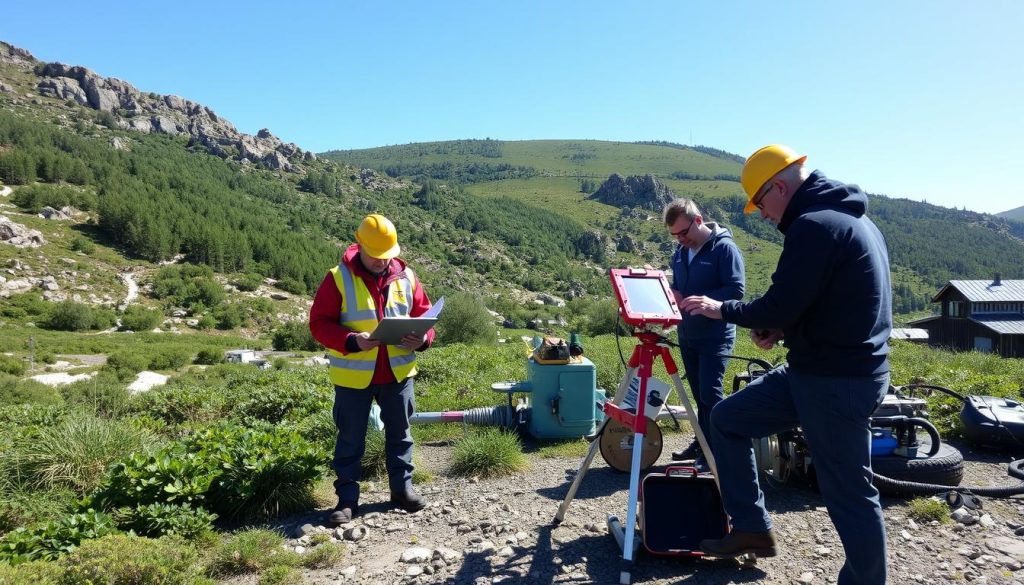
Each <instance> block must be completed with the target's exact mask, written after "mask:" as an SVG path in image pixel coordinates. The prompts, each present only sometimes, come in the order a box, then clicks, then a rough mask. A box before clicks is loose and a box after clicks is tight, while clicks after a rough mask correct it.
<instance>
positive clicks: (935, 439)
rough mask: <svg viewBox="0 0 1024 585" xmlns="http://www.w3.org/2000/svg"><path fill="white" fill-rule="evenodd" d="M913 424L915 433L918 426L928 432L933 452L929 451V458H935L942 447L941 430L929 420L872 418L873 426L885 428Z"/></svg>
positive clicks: (902, 416) (896, 417) (887, 417)
mask: <svg viewBox="0 0 1024 585" xmlns="http://www.w3.org/2000/svg"><path fill="white" fill-rule="evenodd" d="M900 422H903V423H911V427H910V431H909V432H911V433H913V432H914V426H913V425H917V426H919V427H921V428H922V429H924V430H925V431H927V432H928V436H929V437H930V438H931V450H929V451H928V453H927V456H928V457H934V456H935V454H936V453H938V452H939V447H940V446H941V445H942V438H941V437H939V429H937V428H935V425H933V424H932V423H931V421H929V420H928V419H925V418H920V417H916V416H904V415H899V416H876V417H872V418H871V426H875V425H885V426H896V425H897V424H898V423H900Z"/></svg>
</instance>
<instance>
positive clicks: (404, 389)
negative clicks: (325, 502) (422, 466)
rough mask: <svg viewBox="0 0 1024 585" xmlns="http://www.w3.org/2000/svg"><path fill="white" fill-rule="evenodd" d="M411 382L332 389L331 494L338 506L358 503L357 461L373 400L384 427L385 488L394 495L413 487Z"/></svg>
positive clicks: (359, 458)
mask: <svg viewBox="0 0 1024 585" xmlns="http://www.w3.org/2000/svg"><path fill="white" fill-rule="evenodd" d="M412 381H413V379H412V378H406V379H405V380H404V381H402V382H397V383H392V384H370V386H369V387H367V388H362V389H357V388H347V387H345V386H335V387H334V424H335V426H337V427H338V439H337V441H336V442H335V443H334V461H333V462H332V467H333V468H334V472H335V473H336V474H337V475H338V479H336V480H335V481H334V491H335V492H336V493H337V494H338V501H339V502H353V503H358V502H359V484H358V483H356V482H357V481H359V477H360V472H361V471H362V468H361V465H360V461H361V460H362V458H363V452H364V451H365V450H366V429H367V426H368V425H367V422H368V421H369V418H370V406H371V405H372V402H371V401H373V400H376V401H377V404H378V405H379V406H380V419H381V421H383V423H384V455H385V459H386V465H387V469H388V486H389V487H390V488H391V491H393V492H400V491H404V490H406V489H409V488H411V487H412V469H413V467H412V434H411V433H410V432H409V417H410V416H412V413H413V411H414V410H415V408H416V403H415V398H414V397H413V382H412Z"/></svg>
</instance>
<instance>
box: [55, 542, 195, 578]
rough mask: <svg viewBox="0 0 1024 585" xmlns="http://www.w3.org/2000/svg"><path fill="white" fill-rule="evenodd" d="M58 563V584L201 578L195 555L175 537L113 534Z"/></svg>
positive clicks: (79, 548)
mask: <svg viewBox="0 0 1024 585" xmlns="http://www.w3.org/2000/svg"><path fill="white" fill-rule="evenodd" d="M62 564H64V565H65V567H66V571H67V572H66V573H65V574H64V577H63V579H62V580H61V583H66V584H68V585H78V584H81V585H88V584H92V583H133V584H138V585H148V584H153V585H157V584H160V585H163V584H167V585H170V584H177V583H180V584H182V585H185V584H192V583H195V582H197V581H198V580H200V579H202V572H203V567H202V564H201V562H200V558H199V553H198V552H197V551H196V550H195V549H194V548H193V547H191V546H189V545H188V544H187V543H185V542H183V541H181V540H178V539H176V538H160V539H151V538H142V537H137V536H130V535H125V534H116V535H111V536H107V537H104V538H99V539H96V540H88V541H84V542H82V544H81V545H80V546H79V547H78V548H77V549H75V551H74V552H72V553H71V554H70V555H69V556H68V557H67V558H66V559H64V561H63V562H62Z"/></svg>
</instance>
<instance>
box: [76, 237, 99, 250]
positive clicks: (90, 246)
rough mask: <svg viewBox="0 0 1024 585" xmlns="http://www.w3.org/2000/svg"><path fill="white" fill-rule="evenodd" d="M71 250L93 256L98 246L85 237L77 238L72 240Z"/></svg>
mask: <svg viewBox="0 0 1024 585" xmlns="http://www.w3.org/2000/svg"><path fill="white" fill-rule="evenodd" d="M71 249H72V250H74V251H75V252H82V253H83V254H90V255H91V254H92V253H93V252H95V251H96V244H94V243H93V242H92V240H90V239H88V238H86V237H84V236H75V237H74V239H72V240H71Z"/></svg>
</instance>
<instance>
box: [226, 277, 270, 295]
mask: <svg viewBox="0 0 1024 585" xmlns="http://www.w3.org/2000/svg"><path fill="white" fill-rule="evenodd" d="M231 284H233V285H235V288H237V289H238V290H241V291H247V292H249V291H254V290H256V289H258V288H259V287H260V285H261V284H263V277H262V276H260V275H259V274H252V273H250V274H243V275H242V276H239V277H238V278H236V279H235V280H233V281H231Z"/></svg>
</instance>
